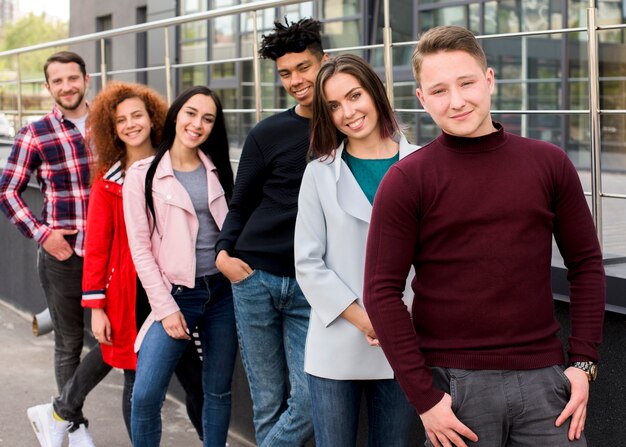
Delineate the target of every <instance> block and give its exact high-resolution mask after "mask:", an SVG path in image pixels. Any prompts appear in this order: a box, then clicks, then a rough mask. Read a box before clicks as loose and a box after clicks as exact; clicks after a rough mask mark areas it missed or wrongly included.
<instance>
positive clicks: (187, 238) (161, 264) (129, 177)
mask: <svg viewBox="0 0 626 447" xmlns="http://www.w3.org/2000/svg"><path fill="white" fill-rule="evenodd" d="M199 155H200V159H201V160H202V163H203V164H204V166H205V168H206V170H207V187H208V189H209V210H210V211H211V214H212V215H213V219H214V220H215V223H216V224H217V226H218V228H219V229H221V228H222V224H223V223H224V219H225V218H226V214H227V212H228V206H227V204H226V197H225V195H224V189H223V188H222V185H221V184H220V182H219V179H218V176H217V168H216V167H215V165H214V164H213V162H212V161H211V160H210V159H209V158H208V157H207V156H205V155H204V154H203V153H202V152H199ZM153 158H154V157H149V158H147V159H144V160H141V161H138V162H137V163H135V164H133V165H132V166H131V167H130V169H129V170H128V171H127V172H126V179H125V181H124V189H123V199H124V200H123V202H124V220H125V221H126V231H127V233H128V243H129V246H130V252H131V255H132V258H133V261H134V263H135V269H136V270H137V274H138V275H139V279H140V280H141V283H142V285H143V287H144V289H145V290H146V293H147V295H148V300H149V301H150V307H152V312H151V313H150V315H149V316H148V318H147V319H146V321H145V322H144V324H143V326H142V327H141V329H140V330H139V333H138V334H137V340H136V341H135V351H138V350H139V346H140V345H141V342H142V340H143V337H144V336H145V334H146V333H147V332H148V329H149V328H150V325H152V323H153V322H154V321H155V320H156V321H161V320H162V319H163V318H165V317H167V316H168V315H171V314H173V313H174V312H176V311H178V310H179V308H178V305H177V304H176V301H175V300H174V298H173V297H172V294H171V291H172V285H173V284H177V285H182V286H186V287H194V284H195V271H196V253H195V250H196V237H197V235H198V218H197V217H196V212H195V210H194V208H193V204H192V203H191V198H190V197H189V194H188V193H187V190H185V188H184V187H183V186H182V185H181V184H180V183H179V182H178V180H176V177H175V176H174V171H173V169H172V159H171V158H170V153H169V151H168V152H166V153H165V155H164V156H163V158H162V159H161V162H160V163H159V165H158V167H157V169H156V172H155V174H154V179H153V182H152V194H153V200H154V210H155V214H156V221H157V222H156V223H157V225H156V228H155V229H154V231H153V232H152V234H151V228H152V226H151V225H149V223H148V215H147V208H146V200H145V179H146V172H147V170H148V167H149V166H150V163H151V162H152V159H153Z"/></svg>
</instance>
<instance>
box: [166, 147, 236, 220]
mask: <svg viewBox="0 0 626 447" xmlns="http://www.w3.org/2000/svg"><path fill="white" fill-rule="evenodd" d="M198 156H199V157H200V161H201V162H202V164H203V165H204V167H205V169H206V171H207V187H208V190H209V209H210V210H211V213H212V214H213V217H214V219H215V221H216V223H218V227H220V228H221V223H222V222H218V218H219V219H222V218H221V217H220V216H221V214H222V213H221V211H223V210H221V209H219V210H218V209H217V207H219V205H218V204H219V200H218V199H220V198H222V197H223V196H224V189H223V188H222V185H221V184H220V182H219V177H218V175H217V168H216V167H215V164H213V161H212V160H211V159H210V158H209V157H207V156H206V155H204V153H203V152H198ZM168 177H169V178H170V179H168ZM154 178H155V179H159V180H164V181H165V182H164V184H165V185H168V186H167V190H166V191H163V192H164V193H165V194H166V200H167V201H168V203H170V204H172V205H176V206H178V207H180V208H183V209H185V210H186V211H188V212H190V213H192V214H195V209H194V207H193V203H192V202H191V198H190V197H189V193H188V192H187V190H186V189H185V188H184V187H183V185H181V184H180V182H178V180H176V177H175V176H174V168H172V158H171V156H170V151H167V152H165V154H164V155H163V158H161V161H159V164H158V166H157V169H156V171H155V173H154ZM166 179H168V180H166ZM225 203H226V202H224V204H225ZM222 221H223V220H222Z"/></svg>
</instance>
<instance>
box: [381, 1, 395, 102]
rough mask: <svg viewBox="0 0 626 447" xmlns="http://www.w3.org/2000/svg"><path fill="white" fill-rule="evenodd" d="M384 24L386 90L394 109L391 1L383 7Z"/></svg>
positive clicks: (386, 2) (385, 2)
mask: <svg viewBox="0 0 626 447" xmlns="http://www.w3.org/2000/svg"><path fill="white" fill-rule="evenodd" d="M383 16H384V24H385V27H384V28H383V48H384V63H385V88H386V89H387V98H389V102H390V103H391V107H393V102H394V94H393V54H392V48H391V44H392V37H391V26H390V25H389V0H385V1H384V7H383Z"/></svg>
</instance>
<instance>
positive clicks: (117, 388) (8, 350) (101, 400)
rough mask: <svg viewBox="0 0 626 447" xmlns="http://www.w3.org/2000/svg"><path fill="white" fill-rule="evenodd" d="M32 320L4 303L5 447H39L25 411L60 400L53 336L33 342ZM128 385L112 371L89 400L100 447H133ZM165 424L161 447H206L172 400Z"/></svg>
mask: <svg viewBox="0 0 626 447" xmlns="http://www.w3.org/2000/svg"><path fill="white" fill-rule="evenodd" d="M30 318H31V317H30V315H26V314H23V313H21V312H19V311H17V310H15V309H13V308H12V307H10V306H9V305H8V304H6V303H5V302H4V301H1V300H0V340H1V342H0V384H1V385H0V391H1V393H0V395H1V396H2V405H0V447H4V446H6V447H13V446H19V447H37V446H38V445H39V444H38V442H37V438H36V437H35V434H34V432H33V430H32V428H31V427H30V424H29V422H28V419H27V417H26V409H27V408H28V407H31V406H33V405H37V404H41V403H45V402H49V401H50V398H51V396H52V395H54V394H56V384H55V380H54V373H53V367H52V357H53V338H52V334H47V335H44V336H41V337H35V336H33V334H32V331H31V320H30ZM123 379H124V377H123V374H122V373H121V372H120V371H118V370H113V371H111V372H110V373H109V375H108V376H107V377H106V378H105V379H104V381H102V382H101V383H100V384H99V385H98V386H97V387H96V388H95V389H94V390H93V391H92V392H91V393H90V394H89V396H88V397H87V401H86V403H85V408H84V413H85V416H86V417H87V418H88V419H89V420H90V426H89V429H90V431H91V433H92V435H93V437H94V440H95V442H96V445H98V446H111V447H125V446H130V441H129V440H128V435H127V433H126V428H125V426H124V421H123V419H122V403H121V399H122V384H123ZM162 418H163V435H162V438H161V445H163V446H172V445H184V446H189V447H194V446H201V445H202V444H201V442H200V441H199V440H198V437H197V435H196V432H195V430H194V428H193V426H192V425H191V423H190V422H189V420H188V419H187V413H186V411H185V407H184V405H182V404H181V403H180V402H178V401H176V400H173V399H171V398H169V397H168V398H167V399H166V401H165V404H164V406H163V412H162ZM231 445H233V444H232V443H231Z"/></svg>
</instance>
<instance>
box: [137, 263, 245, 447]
mask: <svg viewBox="0 0 626 447" xmlns="http://www.w3.org/2000/svg"><path fill="white" fill-rule="evenodd" d="M172 295H173V296H174V299H175V300H176V303H177V304H178V306H179V307H180V310H181V312H182V313H183V316H184V317H185V321H186V322H187V326H188V327H190V328H192V327H195V326H197V327H198V331H199V333H200V340H201V342H202V354H203V360H202V385H203V388H204V405H203V409H202V429H203V436H204V438H203V445H204V446H205V447H209V446H211V447H215V446H219V447H224V445H225V444H226V437H227V435H228V424H229V422H230V411H231V381H232V376H233V369H234V367H235V356H236V354H237V335H236V330H235V318H234V313H233V300H232V294H231V289H230V284H229V283H228V281H227V280H226V278H224V277H223V276H222V275H221V274H217V275H211V276H206V277H201V278H196V284H195V287H194V288H193V289H189V288H187V287H183V286H174V288H173V290H172ZM187 344H188V341H187V340H177V339H173V338H171V337H170V336H169V335H167V333H166V332H165V330H164V329H163V325H162V324H161V323H160V322H155V323H154V324H153V325H152V326H151V327H150V329H149V330H148V333H147V334H146V336H145V338H144V340H143V342H142V344H141V349H140V350H139V356H138V359H137V374H136V377H135V386H134V387H133V396H132V410H131V430H132V439H133V445H134V446H135V447H138V446H158V445H159V442H160V439H161V407H162V405H163V400H164V399H165V394H166V392H167V387H168V385H169V382H170V379H171V377H172V374H173V373H174V369H175V368H176V365H177V364H178V361H179V359H180V357H181V356H182V355H183V352H184V351H185V349H186V347H187Z"/></svg>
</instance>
